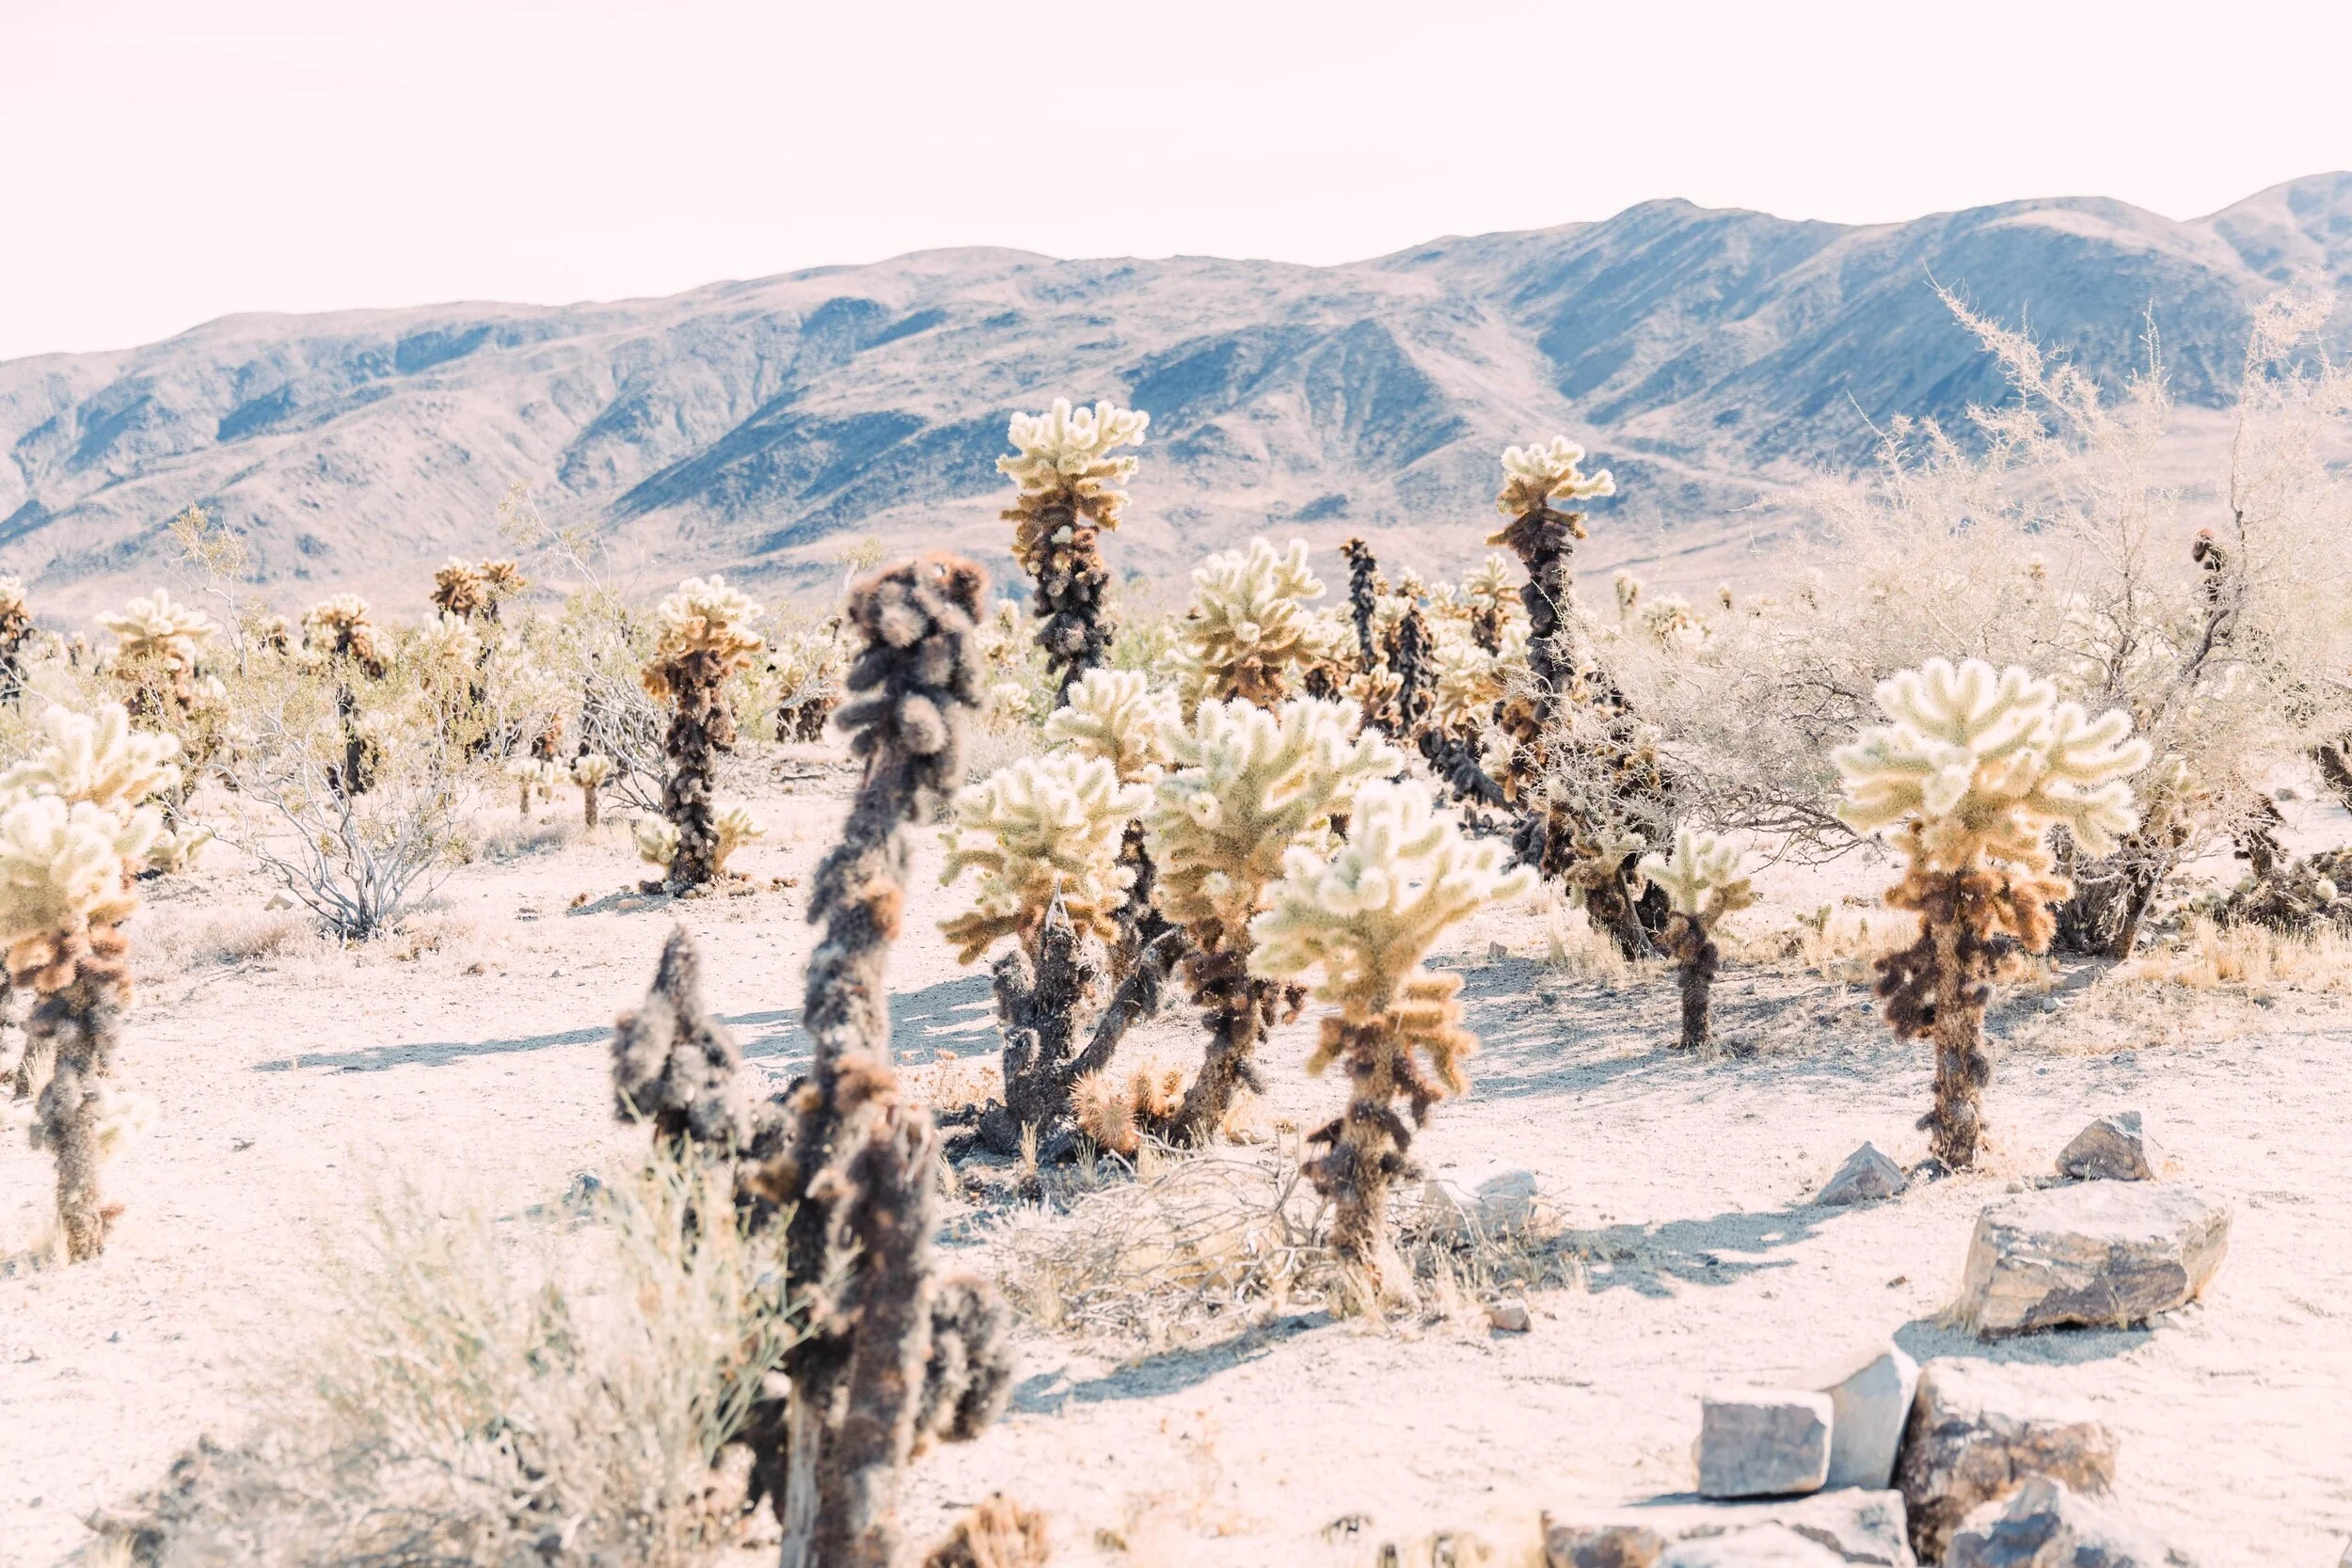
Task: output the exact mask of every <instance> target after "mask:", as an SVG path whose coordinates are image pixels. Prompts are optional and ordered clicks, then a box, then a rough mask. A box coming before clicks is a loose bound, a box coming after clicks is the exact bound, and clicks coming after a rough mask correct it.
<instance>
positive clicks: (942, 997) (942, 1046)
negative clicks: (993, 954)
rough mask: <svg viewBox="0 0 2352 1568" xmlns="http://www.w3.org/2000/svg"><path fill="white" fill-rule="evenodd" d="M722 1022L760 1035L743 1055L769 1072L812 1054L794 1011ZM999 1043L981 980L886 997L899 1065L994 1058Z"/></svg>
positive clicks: (749, 1040) (960, 977) (990, 997)
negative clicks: (942, 1057) (945, 1056)
mask: <svg viewBox="0 0 2352 1568" xmlns="http://www.w3.org/2000/svg"><path fill="white" fill-rule="evenodd" d="M723 1022H726V1023H727V1024H728V1025H730V1026H732V1027H735V1028H738V1029H742V1028H745V1027H747V1026H748V1027H752V1028H755V1029H757V1030H758V1031H759V1032H758V1033H756V1034H752V1035H748V1036H745V1037H742V1046H743V1054H744V1056H745V1057H746V1058H747V1059H748V1060H751V1061H755V1062H758V1063H761V1064H762V1065H763V1066H766V1067H768V1068H769V1069H771V1071H772V1070H774V1069H778V1068H784V1069H790V1068H793V1067H797V1066H798V1065H800V1064H801V1063H803V1062H805V1061H807V1060H808V1059H809V1057H810V1056H811V1055H812V1054H813V1053H814V1051H815V1047H814V1045H813V1044H812V1043H811V1041H810V1040H809V1037H808V1032H807V1031H806V1030H804V1029H803V1028H802V1027H801V1010H800V1009H799V1008H798V1007H783V1008H777V1009H775V1010H774V1011H771V1012H761V1013H737V1014H733V1015H730V1016H728V1017H727V1018H725V1019H724V1020H723ZM1000 1043H1001V1042H1000V1040H999V1039H998V1037H997V1033H996V998H995V992H994V991H993V990H992V989H991V987H990V981H989V977H988V975H987V974H957V975H954V976H952V977H950V978H948V979H945V980H940V981H935V982H933V983H932V984H930V985H928V986H924V987H922V988H921V989H920V990H909V991H896V992H893V993H892V995H891V998H890V1049H891V1051H892V1053H894V1054H896V1055H897V1056H898V1059H899V1060H900V1061H902V1062H904V1061H910V1060H911V1061H921V1062H928V1061H930V1059H931V1055H932V1053H934V1052H938V1051H952V1052H954V1053H956V1054H957V1055H959V1056H970V1055H973V1054H975V1053H993V1052H994V1051H995V1050H996V1049H997V1047H998V1045H999V1044H1000Z"/></svg>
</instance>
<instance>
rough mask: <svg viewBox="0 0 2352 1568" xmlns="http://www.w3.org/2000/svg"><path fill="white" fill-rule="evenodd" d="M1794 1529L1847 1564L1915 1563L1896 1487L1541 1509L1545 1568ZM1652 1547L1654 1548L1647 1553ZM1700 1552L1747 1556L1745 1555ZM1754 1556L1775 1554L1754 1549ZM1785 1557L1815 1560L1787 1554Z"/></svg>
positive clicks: (1647, 1560)
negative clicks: (1728, 1500) (1760, 1499)
mask: <svg viewBox="0 0 2352 1568" xmlns="http://www.w3.org/2000/svg"><path fill="white" fill-rule="evenodd" d="M1791 1535H1793V1536H1795V1537H1796V1538H1797V1539H1798V1540H1800V1541H1803V1542H1805V1543H1807V1544H1809V1545H1810V1546H1811V1547H1812V1548H1813V1549H1814V1550H1815V1551H1816V1552H1817V1553H1823V1554H1826V1557H1825V1558H1824V1559H1821V1560H1826V1561H1828V1562H1833V1563H1839V1564H1845V1565H1848V1568H1915V1564H1916V1562H1917V1559H1915V1557H1913V1556H1912V1553H1911V1538H1910V1531H1909V1529H1908V1528H1907V1526H1906V1521H1905V1518H1904V1514H1903V1499H1902V1497H1901V1495H1900V1494H1899V1493H1895V1492H1866V1491H1860V1490H1856V1489H1852V1488H1847V1489H1843V1490H1840V1491H1836V1492H1816V1493H1813V1494H1812V1495H1810V1496H1808V1497H1782V1498H1776V1499H1773V1500H1772V1501H1770V1502H1738V1503H1689V1502H1680V1503H1677V1502H1662V1503H1642V1504H1639V1505H1636V1506H1632V1507H1627V1508H1598V1509H1591V1508H1588V1509H1581V1510H1577V1511H1573V1512H1566V1511H1564V1512H1563V1513H1562V1514H1561V1515H1560V1516H1559V1517H1558V1518H1556V1519H1555V1518H1554V1517H1553V1516H1552V1515H1551V1514H1549V1513H1547V1514H1546V1515H1545V1516H1544V1564H1545V1568H1651V1565H1653V1564H1674V1565H1677V1568H1681V1565H1683V1564H1685V1562H1686V1560H1687V1561H1692V1562H1695V1561H1696V1559H1686V1557H1685V1556H1681V1555H1675V1554H1681V1553H1687V1552H1689V1551H1702V1552H1704V1551H1714V1550H1718V1549H1719V1548H1718V1547H1717V1546H1715V1545H1714V1544H1713V1543H1719V1542H1720V1543H1724V1544H1725V1545H1726V1546H1728V1545H1729V1544H1738V1545H1739V1546H1740V1547H1741V1548H1743V1549H1744V1548H1754V1549H1755V1551H1756V1552H1759V1553H1760V1552H1762V1551H1764V1550H1766V1549H1767V1547H1768V1546H1770V1547H1775V1548H1777V1549H1781V1550H1783V1551H1784V1552H1788V1551H1793V1550H1795V1548H1794V1547H1792V1546H1789V1544H1788V1540H1787V1537H1788V1536H1791ZM1653 1554H1654V1555H1653ZM1708 1560H1709V1561H1713V1560H1721V1561H1724V1562H1741V1563H1744V1562H1748V1561H1750V1560H1751V1558H1750V1557H1747V1556H1736V1557H1728V1558H1721V1559H1708ZM1754 1560H1757V1561H1774V1562H1777V1561H1780V1560H1782V1559H1779V1558H1763V1557H1757V1558H1755V1559H1754ZM1788 1560H1790V1561H1796V1560H1799V1559H1795V1558H1790V1559H1788ZM1806 1560H1811V1559H1806Z"/></svg>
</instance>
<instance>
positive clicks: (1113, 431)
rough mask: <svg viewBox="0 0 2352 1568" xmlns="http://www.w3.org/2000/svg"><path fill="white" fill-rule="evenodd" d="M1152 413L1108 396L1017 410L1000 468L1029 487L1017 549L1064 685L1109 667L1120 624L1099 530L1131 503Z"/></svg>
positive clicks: (1019, 502)
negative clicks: (1108, 600) (1112, 614)
mask: <svg viewBox="0 0 2352 1568" xmlns="http://www.w3.org/2000/svg"><path fill="white" fill-rule="evenodd" d="M1151 422H1152V416H1151V415H1149V414H1146V413H1142V412H1140V411H1138V410H1136V409H1132V408H1120V407H1118V406H1117V405H1115V404H1109V403H1098V404H1095V405H1094V406H1093V407H1092V408H1084V407H1081V408H1076V409H1073V408H1072V407H1071V405H1070V401H1069V399H1067V398H1056V399H1055V400H1054V405H1053V407H1052V408H1051V409H1049V410H1047V411H1046V412H1045V413H1042V414H1015V415H1014V416H1013V417H1012V423H1011V427H1010V429H1009V431H1008V432H1007V435H1006V438H1007V439H1008V440H1009V442H1010V443H1011V445H1012V447H1013V453H1012V455H1011V456H1009V457H1000V458H998V459H997V460H996V467H997V468H998V470H999V471H1000V472H1002V473H1003V474H1005V475H1006V477H1008V478H1009V479H1010V480H1011V481H1012V482H1013V483H1015V484H1016V485H1017V486H1019V489H1020V494H1019V496H1018V498H1017V499H1016V500H1015V501H1014V504H1013V505H1012V507H1011V508H1010V509H1009V510H1008V511H1007V512H1006V513H1005V514H1004V515H1005V518H1006V520H1007V521H1009V522H1010V523H1011V524H1012V525H1013V538H1012V556H1013V560H1014V561H1016V562H1019V563H1020V566H1021V569H1022V570H1023V571H1025V572H1026V573H1027V574H1028V575H1029V579H1030V581H1031V583H1032V584H1033V585H1034V587H1035V590H1036V599H1035V602H1034V604H1033V606H1032V609H1033V610H1034V612H1035V614H1036V616H1037V620H1038V630H1037V644H1038V646H1039V647H1041V648H1042V649H1043V650H1044V651H1045V656H1046V658H1047V659H1048V661H1049V662H1050V664H1051V667H1052V671H1053V674H1054V677H1055V680H1056V682H1057V685H1058V687H1059V689H1060V690H1061V691H1063V692H1065V693H1066V692H1068V690H1069V689H1070V687H1071V685H1072V683H1073V682H1075V681H1076V680H1077V679H1078V677H1079V676H1081V675H1083V674H1085V673H1087V672H1088V671H1089V670H1091V669H1093V668H1095V667H1096V666H1097V665H1099V664H1101V663H1102V662H1103V659H1104V654H1105V652H1106V651H1107V650H1108V649H1109V647H1110V643H1111V632H1112V626H1111V623H1110V619H1109V616H1108V614H1107V612H1106V610H1105V607H1104V602H1103V600H1104V592H1105V591H1106V590H1107V589H1108V588H1109V586H1110V580H1111V578H1110V570H1109V568H1108V567H1106V566H1105V565H1104V562H1103V552H1102V546H1101V543H1100V540H1099V538H1098V535H1099V534H1100V533H1101V532H1103V531H1106V530H1111V529H1116V528H1117V527H1118V526H1119V519H1120V513H1121V512H1122V511H1123V510H1124V509H1125V507H1126V505H1127V501H1128V496H1127V493H1126V492H1125V491H1124V490H1121V489H1120V488H1119V486H1120V484H1121V483H1124V482H1125V481H1126V480H1127V479H1129V478H1130V477H1132V476H1133V475H1134V473H1135V471H1136V458H1135V456H1134V454H1132V453H1127V452H1120V451H1119V450H1118V449H1120V447H1125V446H1135V445H1139V444H1140V443H1141V442H1142V440H1143V433H1144V431H1145V429H1146V427H1148V426H1149V425H1150V424H1151Z"/></svg>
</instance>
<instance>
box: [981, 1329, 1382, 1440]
mask: <svg viewBox="0 0 2352 1568" xmlns="http://www.w3.org/2000/svg"><path fill="white" fill-rule="evenodd" d="M1336 1321H1337V1320H1336V1319H1334V1318H1333V1317H1332V1316H1331V1315H1330V1314H1329V1313H1328V1312H1308V1313H1300V1314H1297V1315H1295V1316H1292V1317H1287V1318H1279V1319H1277V1320H1275V1321H1274V1322H1272V1323H1261V1324H1259V1325H1257V1326H1255V1327H1252V1328H1249V1329H1247V1330H1245V1331H1243V1332H1242V1333H1239V1334H1236V1335H1234V1336H1233V1337H1232V1338H1230V1339H1218V1340H1216V1341H1215V1342H1213V1343H1210V1344H1206V1345H1198V1346H1193V1347H1190V1348H1188V1349H1184V1350H1171V1351H1162V1352H1161V1353H1159V1354H1156V1355H1147V1356H1145V1357H1144V1358H1143V1359H1142V1360H1140V1361H1133V1362H1129V1363H1127V1364H1126V1365H1124V1366H1121V1367H1119V1368H1117V1369H1115V1370H1111V1371H1107V1372H1104V1373H1103V1374H1102V1375H1100V1376H1098V1377H1090V1378H1085V1379H1082V1380H1074V1381H1073V1379H1072V1378H1071V1376H1070V1374H1069V1370H1068V1369H1066V1368H1060V1369H1056V1370H1052V1371H1042V1372H1034V1373H1032V1374H1030V1375H1029V1376H1027V1377H1025V1378H1023V1379H1022V1380H1021V1381H1020V1383H1018V1384H1016V1385H1015V1386H1014V1387H1013V1391H1012V1408H1013V1409H1014V1410H1017V1411H1020V1412H1021V1413H1023V1414H1024V1415H1030V1416H1057V1415H1059V1414H1061V1412H1062V1410H1063V1408H1064V1407H1065V1406H1067V1405H1070V1404H1073V1403H1074V1404H1104V1403H1112V1402H1120V1401H1124V1400H1156V1399H1165V1398H1167V1397H1168V1396H1169V1395H1171V1394H1181V1393H1184V1392H1186V1391H1187V1390H1189V1389H1193V1388H1197V1387H1199V1386H1200V1385H1201V1384H1203V1383H1206V1382H1208V1381H1209V1380H1210V1379H1211V1378H1213V1377H1216V1375H1217V1374H1218V1373H1220V1372H1229V1371H1232V1370H1233V1369H1234V1368H1236V1367H1244V1366H1248V1364H1249V1363H1250V1362H1252V1361H1260V1360H1263V1359H1264V1358H1265V1357H1266V1356H1268V1355H1271V1354H1274V1351H1275V1350H1276V1348H1277V1347H1279V1345H1280V1344H1281V1343H1282V1342H1283V1341H1284V1340H1286V1339H1290V1338H1295V1336H1297V1335H1300V1334H1304V1333H1307V1332H1309V1331H1310V1330H1311V1329H1315V1328H1319V1327H1322V1326H1324V1325H1325V1324H1327V1323H1333V1322H1336Z"/></svg>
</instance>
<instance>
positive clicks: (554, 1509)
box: [93, 1164, 793, 1568]
mask: <svg viewBox="0 0 2352 1568" xmlns="http://www.w3.org/2000/svg"><path fill="white" fill-rule="evenodd" d="M718 1180H720V1179H719V1178H718V1177H717V1176H716V1175H714V1174H712V1173H707V1172H702V1171H698V1170H696V1169H694V1168H692V1167H691V1166H679V1165H675V1164H666V1165H665V1164H656V1165H655V1166H653V1167H651V1168H649V1169H648V1170H647V1171H645V1172H644V1173H643V1174H641V1175H639V1176H636V1177H632V1178H629V1179H627V1180H612V1181H610V1182H603V1183H598V1184H596V1186H595V1187H594V1189H593V1191H592V1192H591V1193H590V1194H589V1196H585V1197H583V1198H580V1200H578V1204H577V1207H576V1208H575V1210H574V1214H575V1217H574V1218H572V1219H571V1220H569V1221H566V1220H564V1218H561V1217H549V1218H546V1219H541V1220H538V1221H536V1222H535V1223H529V1224H526V1225H525V1226H523V1227H516V1226H514V1225H513V1224H511V1223H503V1222H501V1219H500V1218H499V1217H498V1216H497V1215H495V1214H494V1212H492V1211H491V1210H490V1209H489V1208H487V1207H486V1206H485V1205H483V1204H481V1203H478V1202H470V1201H466V1202H450V1201H446V1200H444V1199H442V1198H440V1197H438V1196H434V1195H431V1194H428V1193H426V1192H424V1191H422V1190H421V1189H419V1188H416V1187H413V1186H395V1187H390V1188H387V1189H383V1190H379V1191H376V1192H374V1193H372V1194H371V1195H370V1196H369V1198H368V1201H367V1203H366V1206H365V1208H364V1210H363V1211H362V1212H361V1214H360V1215H359V1216H358V1222H357V1224H356V1225H355V1227H354V1228H353V1229H352V1230H350V1231H349V1232H347V1233H342V1234H336V1235H331V1236H330V1237H329V1251H328V1253H327V1256H326V1259H325V1260H324V1264H323V1266H322V1268H321V1270H320V1274H321V1279H320V1285H321V1288H322V1291H323V1294H324V1301H323V1302H322V1304H321V1306H322V1309H321V1310H319V1311H317V1312H315V1313H313V1314H311V1315H310V1321H311V1322H312V1323H314V1324H315V1325H316V1329H315V1332H314V1333H313V1334H312V1335H311V1336H310V1338H309V1341H308V1342H307V1343H306V1344H304V1345H302V1346H301V1347H300V1348H299V1349H297V1350H295V1351H294V1352H293V1353H291V1354H289V1355H288V1356H286V1357H285V1358H284V1360H283V1362H282V1364H280V1365H278V1366H275V1367H272V1368H271V1369H269V1372H268V1375H265V1376H264V1377H262V1379H260V1380H258V1381H257V1383H256V1385H255V1386H254V1387H253V1388H252V1389H251V1391H250V1394H249V1402H250V1407H251V1408H252V1409H253V1410H254V1411H255V1413H256V1414H255V1417H254V1419H253V1420H252V1423H251V1427H250V1430H249V1431H247V1432H246V1433H244V1434H242V1435H241V1436H239V1437H237V1438H236V1439H235V1440H234V1441H233V1442H231V1443H229V1444H225V1445H224V1444H219V1443H215V1442H212V1441H209V1440H208V1441H206V1442H205V1443H203V1444H201V1445H199V1447H197V1448H196V1449H192V1450H190V1451H188V1452H186V1453H184V1454H183V1455H182V1456H181V1458H180V1459H179V1460H178V1461H177V1462H176V1463H175V1464H174V1465H172V1467H171V1470H170V1472H169V1474H168V1475H167V1477H166V1478H165V1480H164V1481H162V1482H161V1483H160V1484H158V1485H157V1486H156V1487H155V1488H153V1489H152V1490H151V1491H150V1492H148V1493H147V1494H146V1495H144V1496H143V1497H138V1498H136V1499H135V1500H134V1501H133V1502H131V1503H130V1504H128V1505H126V1506H124V1507H122V1508H119V1509H117V1510H114V1511H112V1512H110V1513H105V1514H102V1515H101V1516H99V1517H98V1518H97V1519H96V1520H94V1521H93V1522H94V1524H95V1525H96V1526H97V1528H98V1529H99V1532H100V1534H101V1536H102V1537H103V1538H105V1539H107V1540H110V1541H112V1542H113V1543H115V1544H117V1545H118V1546H119V1548H120V1549H122V1550H124V1551H125V1552H126V1554H127V1556H128V1557H129V1559H130V1560H132V1561H133V1562H135V1563H138V1564H141V1565H145V1568H183V1565H186V1568H199V1565H202V1568H210V1565H214V1564H219V1565H223V1568H226V1565H227V1564H230V1563H235V1564H239V1565H251V1568H278V1565H282V1568H328V1565H342V1564H350V1563H357V1562H373V1563H411V1564H423V1563H457V1562H464V1563H473V1564H487V1565H494V1568H543V1565H547V1564H567V1563H580V1564H591V1563H608V1562H629V1563H645V1564H652V1565H661V1564H669V1565H675V1568H685V1565H687V1564H690V1563H695V1562H700V1561H703V1560H706V1559H707V1555H708V1554H709V1552H710V1551H711V1550H712V1549H713V1548H715V1547H718V1546H720V1545H723V1544H726V1543H727V1542H728V1541H729V1540H730V1539H731V1538H732V1537H733V1536H734V1534H735V1532H736V1530H737V1529H738V1528H739V1525H740V1522H741V1518H742V1513H743V1509H744V1506H745V1485H746V1479H747V1474H746V1473H747V1470H748V1465H746V1464H745V1463H743V1461H744V1460H745V1459H747V1458H748V1455H747V1454H743V1453H741V1451H740V1450H738V1454H739V1457H738V1459H737V1460H736V1461H735V1462H734V1463H732V1464H728V1463H724V1458H725V1455H726V1453H727V1450H728V1445H729V1444H730V1443H732V1442H733V1441H734V1440H735V1439H736V1438H737V1437H739V1435H740V1433H742V1431H743V1427H744V1422H745V1420H746V1418H747V1417H748V1414H749V1412H750V1410H751V1408H752V1406H753V1404H754V1402H755V1400H756V1398H757V1397H758V1395H759V1392H760V1388H761V1382H762V1379H763V1378H765V1377H766V1376H768V1375H769V1374H770V1373H771V1371H773V1370H774V1369H775V1368H776V1367H777V1366H778V1365H779V1364H780V1363H781V1361H782V1359H783V1356H784V1354H785V1353H786V1351H787V1349H788V1347H789V1345H790V1343H791V1341H792V1338H793V1330H792V1328H791V1326H790V1324H789V1323H788V1322H787V1320H785V1319H784V1318H782V1317H781V1316H779V1315H778V1314H777V1313H776V1312H775V1311H774V1309H773V1301H774V1291H775V1271H776V1267H777V1263H776V1255H775V1249H774V1247H773V1245H772V1244H771V1243H769V1242H767V1241H766V1240H764V1239H762V1238H760V1237H757V1236H755V1235H752V1234H749V1233H747V1232H746V1231H745V1230H743V1229H742V1228H740V1227H736V1226H733V1225H730V1224H723V1223H722V1224H713V1223H711V1222H710V1219H709V1216H710V1215H712V1214H714V1213H724V1212H727V1206H726V1195H725V1193H724V1191H723V1189H722V1190H720V1191H717V1192H715V1193H714V1192H713V1191H712V1190H711V1189H712V1187H713V1185H714V1184H715V1183H716V1182H717V1181H718Z"/></svg>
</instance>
